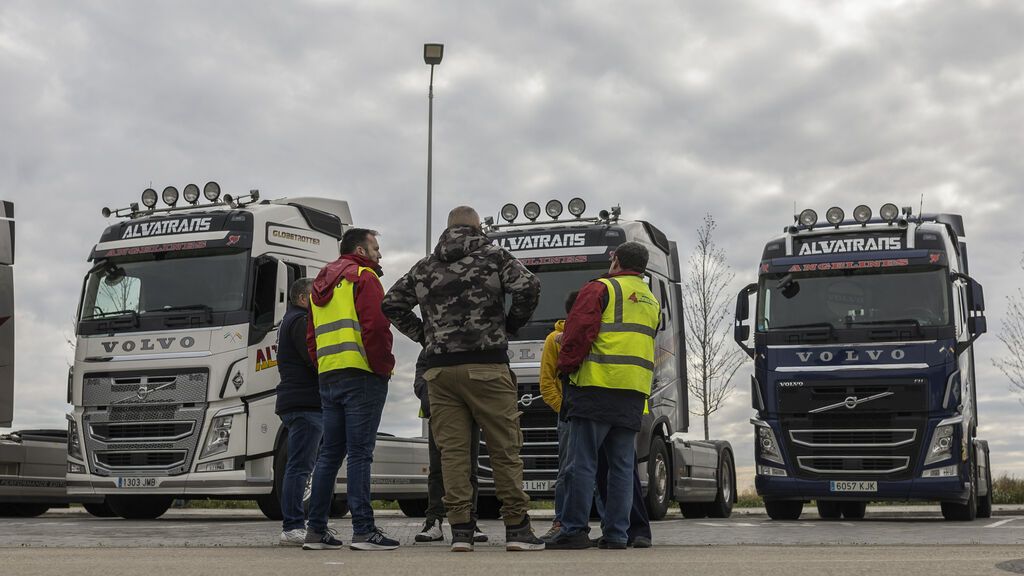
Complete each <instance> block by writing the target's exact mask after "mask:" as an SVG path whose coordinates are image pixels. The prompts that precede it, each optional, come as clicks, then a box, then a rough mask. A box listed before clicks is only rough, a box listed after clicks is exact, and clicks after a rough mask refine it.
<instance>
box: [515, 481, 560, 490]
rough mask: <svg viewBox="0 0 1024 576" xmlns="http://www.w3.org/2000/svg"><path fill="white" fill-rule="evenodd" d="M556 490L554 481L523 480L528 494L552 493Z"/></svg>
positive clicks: (524, 488)
mask: <svg viewBox="0 0 1024 576" xmlns="http://www.w3.org/2000/svg"><path fill="white" fill-rule="evenodd" d="M554 488H555V481H554V480H523V490H525V491H527V492H550V491H551V490H553V489H554Z"/></svg>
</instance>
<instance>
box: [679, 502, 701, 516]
mask: <svg viewBox="0 0 1024 576" xmlns="http://www.w3.org/2000/svg"><path fill="white" fill-rule="evenodd" d="M679 511H680V512H682V513H683V518H689V519H696V518H705V517H707V515H708V507H707V504H705V503H704V502H680V503H679Z"/></svg>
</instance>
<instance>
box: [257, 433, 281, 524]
mask: <svg viewBox="0 0 1024 576" xmlns="http://www.w3.org/2000/svg"><path fill="white" fill-rule="evenodd" d="M287 438H288V436H284V438H283V439H282V440H281V445H280V446H278V447H277V454H274V483H273V485H272V487H271V488H270V494H260V495H259V496H257V497H256V505H257V506H259V508H260V512H263V515H264V516H266V517H267V519H268V520H283V519H284V514H282V513H281V485H282V484H283V483H284V467H285V464H287V463H288V442H287V441H286V439H287Z"/></svg>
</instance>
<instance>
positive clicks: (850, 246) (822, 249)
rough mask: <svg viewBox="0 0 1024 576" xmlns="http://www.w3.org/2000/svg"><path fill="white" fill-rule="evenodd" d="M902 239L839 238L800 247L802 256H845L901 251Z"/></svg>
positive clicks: (812, 241)
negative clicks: (846, 254)
mask: <svg viewBox="0 0 1024 576" xmlns="http://www.w3.org/2000/svg"><path fill="white" fill-rule="evenodd" d="M902 248H903V245H902V243H901V242H900V239H899V238H897V237H894V236H881V237H874V238H839V239H836V240H809V241H806V242H804V243H803V244H802V245H801V246H800V256H807V255H809V254H844V253H846V252H879V251H883V250H901V249H902Z"/></svg>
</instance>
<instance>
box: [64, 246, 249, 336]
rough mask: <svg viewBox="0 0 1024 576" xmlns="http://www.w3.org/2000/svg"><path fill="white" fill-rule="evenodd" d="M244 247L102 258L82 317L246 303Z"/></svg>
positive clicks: (88, 284) (90, 279)
mask: <svg viewBox="0 0 1024 576" xmlns="http://www.w3.org/2000/svg"><path fill="white" fill-rule="evenodd" d="M248 264H249V258H248V254H247V253H246V251H244V250H242V251H231V252H225V251H218V252H213V253H210V252H206V253H201V254H197V253H196V252H187V253H174V252H167V253H157V254H147V255H143V256H130V257H125V258H112V259H106V260H101V261H100V262H98V263H97V264H96V266H94V267H93V269H92V270H90V271H89V275H88V276H87V278H86V284H85V293H84V295H83V300H82V312H81V318H80V319H81V320H96V319H100V318H110V317H114V316H119V315H133V316H135V315H137V316H142V315H145V314H154V313H159V312H165V311H172V310H178V311H180V310H183V309H201V310H205V311H210V312H232V311H235V310H241V309H242V308H243V307H244V305H245V282H246V269H247V267H248Z"/></svg>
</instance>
